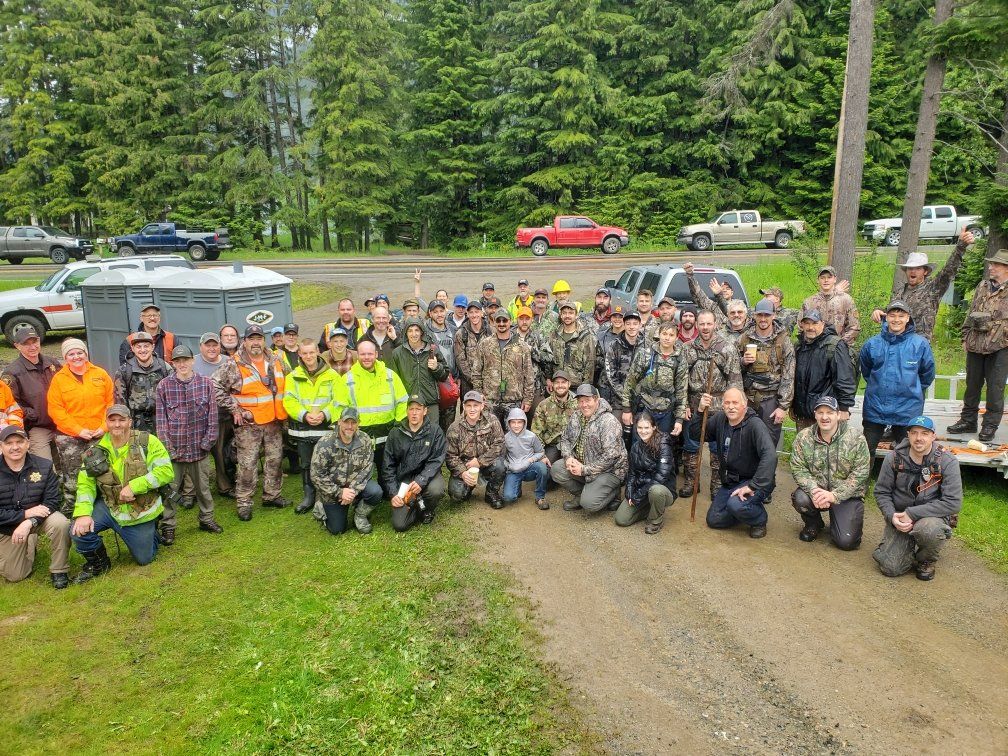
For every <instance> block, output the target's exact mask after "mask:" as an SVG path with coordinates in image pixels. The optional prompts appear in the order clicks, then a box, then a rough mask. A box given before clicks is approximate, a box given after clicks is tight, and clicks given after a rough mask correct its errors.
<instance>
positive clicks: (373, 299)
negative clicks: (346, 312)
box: [364, 297, 377, 307]
mask: <svg viewBox="0 0 1008 756" xmlns="http://www.w3.org/2000/svg"><path fill="white" fill-rule="evenodd" d="M369 304H377V302H376V301H375V298H374V297H368V298H367V299H365V300H364V306H365V307H367V306H368V305H369Z"/></svg>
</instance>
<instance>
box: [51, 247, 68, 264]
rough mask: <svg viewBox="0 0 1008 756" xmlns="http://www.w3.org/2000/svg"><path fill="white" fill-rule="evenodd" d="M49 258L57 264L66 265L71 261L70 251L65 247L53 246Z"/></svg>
mask: <svg viewBox="0 0 1008 756" xmlns="http://www.w3.org/2000/svg"><path fill="white" fill-rule="evenodd" d="M49 259H50V260H52V261H53V263H54V264H55V265H66V264H67V263H68V262H70V253H69V252H67V251H66V250H65V249H63V247H53V248H52V249H50V250H49Z"/></svg>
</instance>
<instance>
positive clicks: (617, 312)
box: [609, 305, 625, 318]
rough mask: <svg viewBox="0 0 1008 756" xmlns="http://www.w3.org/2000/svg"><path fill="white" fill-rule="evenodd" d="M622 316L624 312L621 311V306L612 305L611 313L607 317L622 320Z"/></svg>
mask: <svg viewBox="0 0 1008 756" xmlns="http://www.w3.org/2000/svg"><path fill="white" fill-rule="evenodd" d="M624 314H625V311H624V310H623V305H614V306H613V308H612V312H610V313H609V317H610V318H616V317H620V318H622V317H623V316H624Z"/></svg>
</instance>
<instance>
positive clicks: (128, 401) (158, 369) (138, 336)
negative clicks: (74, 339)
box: [115, 331, 172, 433]
mask: <svg viewBox="0 0 1008 756" xmlns="http://www.w3.org/2000/svg"><path fill="white" fill-rule="evenodd" d="M171 372H172V369H171V367H169V365H168V363H166V362H165V361H164V360H162V359H161V358H160V357H158V356H157V355H155V354H154V339H153V338H151V335H150V334H149V333H147V332H146V331H140V332H139V333H135V334H133V356H131V357H130V358H129V359H127V360H126V361H125V362H124V363H123V364H122V365H120V366H119V369H118V370H117V371H116V374H115V402H116V404H125V405H126V406H127V407H129V411H130V414H131V415H132V416H133V428H134V429H135V430H138V431H147V432H148V433H153V432H154V431H155V427H154V425H155V422H154V410H155V400H156V398H157V385H158V384H159V383H160V382H161V380H162V379H163V378H165V377H166V376H168V375H170V374H171Z"/></svg>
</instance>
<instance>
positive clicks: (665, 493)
mask: <svg viewBox="0 0 1008 756" xmlns="http://www.w3.org/2000/svg"><path fill="white" fill-rule="evenodd" d="M636 431H637V433H636V434H635V435H636V438H635V439H634V442H633V446H631V447H630V472H629V473H628V474H627V481H626V490H625V493H626V498H624V499H623V502H622V503H621V504H620V506H619V509H617V510H616V524H617V525H619V526H620V527H627V526H629V525H633V524H634V523H635V522H639V521H640V520H642V519H644V518H645V517H646V518H647V525H645V526H644V532H645V533H648V534H649V535H650V534H654V533H657V532H658V531H659V530H661V529H662V526H663V525H664V524H665V509H666V508H667V507H670V506H672V504H673V503H674V502H675V500H676V495H675V476H676V468H675V458H674V457H673V455H672V437H671V436H670V435H669V434H668V433H665V432H663V431H661V430H660V429H659V428H658V425H657V423H656V422H655V419H654V417H653V416H652V415H651V413H650V412H647V411H646V410H645V411H644V412H641V413H640V414H639V415H638V416H637V425H636Z"/></svg>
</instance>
